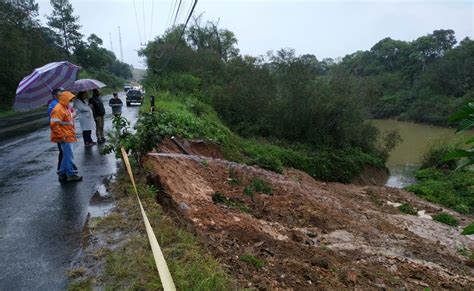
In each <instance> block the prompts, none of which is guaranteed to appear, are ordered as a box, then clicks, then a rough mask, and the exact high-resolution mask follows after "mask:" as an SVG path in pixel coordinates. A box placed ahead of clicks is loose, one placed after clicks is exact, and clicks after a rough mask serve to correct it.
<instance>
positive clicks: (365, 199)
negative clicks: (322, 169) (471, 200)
mask: <svg viewBox="0 0 474 291" xmlns="http://www.w3.org/2000/svg"><path fill="white" fill-rule="evenodd" d="M162 151H163V152H161V153H152V154H150V155H149V157H148V158H147V162H146V164H147V168H149V169H152V170H151V171H152V182H153V183H154V184H155V185H157V186H158V187H159V188H160V189H162V190H163V191H162V193H161V194H160V195H159V200H160V201H161V203H162V204H164V205H165V206H167V207H166V208H168V210H170V211H171V212H173V213H175V214H176V217H177V219H178V220H179V221H181V222H182V223H183V224H184V225H186V226H187V227H188V228H189V229H190V230H192V231H193V232H194V233H196V234H197V235H198V236H199V237H200V238H201V240H202V241H204V242H205V244H206V245H207V247H208V249H209V250H210V251H211V252H212V253H213V255H214V256H216V257H217V258H218V259H219V260H221V261H222V262H223V264H224V266H225V267H226V268H227V270H228V272H229V273H230V274H232V275H233V277H236V278H238V281H239V285H240V286H241V287H256V288H264V289H274V288H294V289H300V290H301V289H303V288H304V289H307V288H315V287H317V288H322V289H341V288H347V287H355V288H362V289H374V288H408V289H420V288H425V287H428V288H432V289H444V288H453V289H473V288H474V277H473V276H472V269H471V268H470V267H469V266H470V265H472V261H471V260H470V259H469V258H468V257H467V256H466V252H467V253H468V252H470V251H469V250H472V249H473V248H474V241H473V240H472V238H470V237H468V236H462V235H460V231H459V230H458V229H456V228H453V227H449V226H446V225H444V224H441V223H439V222H436V221H433V220H431V219H429V218H422V217H419V216H413V215H407V214H403V213H401V212H400V211H399V210H398V209H397V208H395V207H393V206H391V204H390V203H392V202H393V203H395V202H398V203H410V204H411V205H413V206H414V207H415V208H417V209H418V210H425V212H426V213H427V214H434V213H439V212H441V211H444V212H448V213H450V214H452V215H453V216H455V217H456V218H458V219H459V220H460V221H461V225H463V226H464V225H466V224H467V223H468V217H466V216H462V215H459V214H457V213H454V212H452V211H449V210H443V209H441V208H440V207H439V206H437V205H434V204H431V203H429V202H426V201H424V200H421V199H419V198H417V197H416V196H414V195H413V194H411V193H409V192H406V191H403V190H398V189H390V188H385V187H362V186H355V185H345V184H339V183H324V182H318V181H316V180H314V179H313V178H311V177H310V176H309V175H307V174H305V173H303V172H300V171H297V170H294V169H286V170H285V172H284V174H277V173H274V172H270V171H266V170H263V169H261V168H258V167H252V166H247V165H241V164H237V163H233V162H229V161H226V160H222V159H218V158H213V157H218V155H216V153H215V149H213V150H211V151H206V150H205V148H204V147H202V146H201V149H197V150H195V151H194V154H196V155H183V154H179V153H178V152H179V151H178V149H177V148H175V149H173V148H172V147H167V148H162ZM199 154H202V155H204V156H200V155H199ZM206 155H207V156H208V157H206ZM209 156H210V157H209ZM265 193H266V194H265ZM389 202H390V203H389ZM463 254H464V255H463Z"/></svg>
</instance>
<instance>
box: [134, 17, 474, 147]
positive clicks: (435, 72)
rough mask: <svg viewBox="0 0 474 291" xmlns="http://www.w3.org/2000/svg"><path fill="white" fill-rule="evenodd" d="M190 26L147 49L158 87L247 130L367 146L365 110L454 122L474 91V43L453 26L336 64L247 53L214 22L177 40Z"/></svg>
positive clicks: (383, 43) (286, 54) (288, 54)
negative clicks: (193, 99)
mask: <svg viewBox="0 0 474 291" xmlns="http://www.w3.org/2000/svg"><path fill="white" fill-rule="evenodd" d="M181 28H182V27H177V28H174V29H171V30H169V31H168V32H167V33H166V34H165V35H163V36H161V37H159V38H157V39H156V41H154V42H151V43H150V44H149V45H148V46H147V48H145V49H144V50H143V51H142V54H143V55H144V56H146V57H147V63H148V67H149V68H150V72H149V73H150V74H149V83H150V84H153V85H157V86H159V88H160V89H165V90H170V91H173V92H188V93H192V94H195V95H196V97H197V98H199V99H200V100H204V101H205V102H206V103H211V104H212V105H213V106H214V107H215V109H216V110H217V112H218V113H219V115H220V116H221V117H223V118H224V120H225V121H226V122H228V123H229V124H230V125H231V126H232V128H233V129H234V130H237V131H238V133H239V134H241V135H255V134H256V135H260V136H262V135H263V136H278V137H284V138H289V139H298V140H304V141H307V140H310V141H313V140H314V139H318V140H320V139H324V138H328V137H331V138H330V140H329V141H330V142H331V141H333V142H335V143H340V142H341V141H342V142H343V143H345V142H349V143H354V142H356V143H361V142H362V141H361V140H364V139H363V138H361V139H360V140H354V139H355V136H357V135H361V137H365V134H368V133H367V129H366V128H364V127H361V126H359V125H360V122H358V120H357V119H358V118H360V116H361V115H360V114H359V112H360V111H362V113H363V114H362V116H363V117H373V118H400V119H407V120H414V121H418V122H426V123H435V124H447V118H448V116H449V115H450V114H452V113H453V112H454V111H455V110H456V109H457V108H459V107H460V106H461V105H462V104H464V103H466V102H467V101H468V100H472V98H473V97H474V89H473V84H474V80H473V78H472V76H474V69H473V68H474V42H473V41H472V40H470V39H468V38H466V39H464V40H462V41H461V42H459V43H457V40H456V38H455V33H454V31H452V30H449V29H448V30H435V31H434V32H433V33H431V34H428V35H425V36H421V37H419V38H418V39H416V40H414V41H399V40H393V39H390V38H385V39H382V40H380V41H379V42H378V43H376V44H375V45H374V46H373V47H372V48H371V49H370V50H368V51H358V52H355V53H353V54H350V55H347V56H345V57H344V58H343V59H342V61H340V62H336V61H334V60H332V59H323V60H322V61H320V60H318V59H317V58H316V56H314V55H311V54H305V55H301V56H297V55H296V53H295V51H294V50H292V49H283V50H280V51H277V52H269V53H268V54H267V55H266V56H258V57H251V56H242V55H240V54H239V50H238V48H237V47H236V44H237V39H236V37H235V35H234V34H233V33H232V32H230V31H228V30H225V29H219V28H218V27H217V24H215V23H213V22H207V23H206V24H202V23H201V20H200V18H198V19H196V20H195V23H194V25H192V26H191V27H190V28H189V29H187V30H186V31H185V34H184V39H180V40H179V41H178V37H179V34H180V32H181ZM175 44H177V46H176V51H175V52H174V54H173V53H172V52H173V51H174V49H175ZM170 55H173V57H172V58H171V59H169V58H168V57H169V56H170ZM348 108H350V110H348ZM344 109H345V110H344ZM340 120H342V121H340ZM322 122H324V123H325V127H324V131H321V127H320V126H318V124H319V123H322ZM339 122H344V126H340V124H339ZM352 124H354V125H353V126H351V125H352ZM315 125H316V126H315ZM354 130H355V132H354V134H350V133H351V132H353V131H354ZM326 132H333V133H334V134H332V135H328V134H326ZM342 137H343V138H342ZM368 142H369V143H370V140H369V141H368Z"/></svg>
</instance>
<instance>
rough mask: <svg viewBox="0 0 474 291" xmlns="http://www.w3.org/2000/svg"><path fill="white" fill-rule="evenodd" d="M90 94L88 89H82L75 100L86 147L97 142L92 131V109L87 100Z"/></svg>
mask: <svg viewBox="0 0 474 291" xmlns="http://www.w3.org/2000/svg"><path fill="white" fill-rule="evenodd" d="M87 99H88V96H87V92H86V91H81V92H79V93H78V94H77V99H76V100H75V101H74V108H76V110H77V116H78V117H79V124H80V125H81V130H82V138H83V139H84V145H85V146H86V147H90V146H93V145H95V144H97V143H95V142H94V141H93V140H92V137H91V133H92V127H93V124H92V123H93V120H92V116H93V115H92V109H91V106H89V105H88V104H87V103H86V102H87Z"/></svg>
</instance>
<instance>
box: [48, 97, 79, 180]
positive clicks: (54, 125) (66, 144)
mask: <svg viewBox="0 0 474 291" xmlns="http://www.w3.org/2000/svg"><path fill="white" fill-rule="evenodd" d="M73 99H74V94H72V93H71V92H68V91H62V92H61V93H58V101H59V102H58V104H56V106H54V108H53V110H52V111H51V119H50V122H49V125H50V127H51V142H54V143H59V144H60V146H61V150H62V153H63V157H62V160H61V165H60V167H59V173H58V175H59V181H66V182H77V181H81V180H82V176H79V175H77V173H76V170H75V169H74V155H73V151H72V143H74V142H76V141H77V139H76V129H75V127H74V118H73V116H72V113H71V111H70V110H69V106H68V105H69V103H70V102H71V101H72V100H73Z"/></svg>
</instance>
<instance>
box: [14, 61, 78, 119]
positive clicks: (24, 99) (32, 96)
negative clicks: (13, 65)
mask: <svg viewBox="0 0 474 291" xmlns="http://www.w3.org/2000/svg"><path fill="white" fill-rule="evenodd" d="M79 69H80V67H79V66H76V65H74V64H71V63H70V62H66V61H65V62H54V63H49V64H47V65H44V66H42V67H41V68H38V69H35V70H34V71H33V73H31V74H30V75H28V76H26V77H25V78H23V80H21V82H20V84H19V85H18V88H17V90H16V97H15V104H14V105H13V109H14V110H15V111H27V110H32V109H35V108H38V107H41V106H43V105H46V103H47V102H48V100H50V99H51V92H52V91H53V90H54V89H56V88H60V87H63V88H66V89H69V88H71V87H72V86H73V85H74V81H75V80H76V79H77V73H78V72H79Z"/></svg>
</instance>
